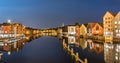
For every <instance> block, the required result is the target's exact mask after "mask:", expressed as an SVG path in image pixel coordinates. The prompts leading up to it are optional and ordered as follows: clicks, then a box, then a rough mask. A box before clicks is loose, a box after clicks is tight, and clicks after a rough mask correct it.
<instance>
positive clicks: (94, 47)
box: [0, 36, 120, 63]
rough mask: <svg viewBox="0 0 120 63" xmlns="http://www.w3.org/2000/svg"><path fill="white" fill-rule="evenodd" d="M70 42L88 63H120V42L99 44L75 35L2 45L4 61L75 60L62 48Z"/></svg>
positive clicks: (46, 62)
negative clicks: (63, 43) (64, 43)
mask: <svg viewBox="0 0 120 63" xmlns="http://www.w3.org/2000/svg"><path fill="white" fill-rule="evenodd" d="M63 39H65V42H66V43H68V45H69V46H70V48H73V49H74V52H78V53H79V58H80V59H82V60H83V61H84V59H85V58H87V61H88V63H105V62H106V63H120V58H119V57H120V54H119V52H120V45H119V44H110V43H105V44H102V43H97V42H94V41H93V40H89V39H80V38H77V37H74V36H69V37H52V36H39V37H28V38H26V39H23V40H21V41H18V42H16V43H11V44H7V45H5V46H0V51H1V54H3V55H2V56H1V63H76V62H75V59H74V58H73V57H72V56H71V55H70V54H69V53H68V52H67V51H66V50H65V49H64V48H63V46H62V42H63Z"/></svg>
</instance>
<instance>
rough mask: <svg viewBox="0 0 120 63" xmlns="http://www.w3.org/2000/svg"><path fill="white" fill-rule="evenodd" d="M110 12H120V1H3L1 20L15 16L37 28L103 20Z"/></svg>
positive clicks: (1, 2) (14, 19) (25, 23)
mask: <svg viewBox="0 0 120 63" xmlns="http://www.w3.org/2000/svg"><path fill="white" fill-rule="evenodd" d="M106 11H112V12H114V13H117V12H119V11H120V0H0V23H3V22H5V21H7V20H8V19H11V20H12V21H14V22H20V23H22V24H24V25H26V26H28V27H33V28H51V27H59V26H61V24H62V23H63V22H64V24H65V25H67V24H74V23H75V22H79V23H88V22H102V17H103V15H104V14H105V12H106Z"/></svg>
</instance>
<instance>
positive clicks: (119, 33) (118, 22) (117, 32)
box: [113, 12, 120, 38]
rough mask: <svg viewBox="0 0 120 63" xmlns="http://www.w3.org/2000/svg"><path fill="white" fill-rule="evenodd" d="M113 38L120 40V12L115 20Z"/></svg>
mask: <svg viewBox="0 0 120 63" xmlns="http://www.w3.org/2000/svg"><path fill="white" fill-rule="evenodd" d="M113 36H114V38H120V12H118V14H117V15H116V16H115V18H114V20H113Z"/></svg>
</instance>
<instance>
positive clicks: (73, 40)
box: [68, 36, 76, 44]
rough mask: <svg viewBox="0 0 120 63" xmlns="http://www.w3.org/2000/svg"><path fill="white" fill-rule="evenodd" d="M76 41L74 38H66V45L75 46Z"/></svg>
mask: <svg viewBox="0 0 120 63" xmlns="http://www.w3.org/2000/svg"><path fill="white" fill-rule="evenodd" d="M75 42H76V40H75V37H74V36H68V44H75Z"/></svg>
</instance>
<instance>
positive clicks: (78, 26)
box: [75, 24, 80, 37]
mask: <svg viewBox="0 0 120 63" xmlns="http://www.w3.org/2000/svg"><path fill="white" fill-rule="evenodd" d="M75 32H76V33H75V36H77V37H79V36H80V25H79V24H76V25H75Z"/></svg>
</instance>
